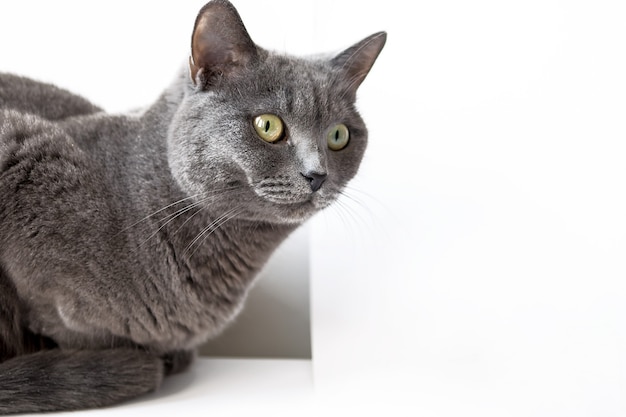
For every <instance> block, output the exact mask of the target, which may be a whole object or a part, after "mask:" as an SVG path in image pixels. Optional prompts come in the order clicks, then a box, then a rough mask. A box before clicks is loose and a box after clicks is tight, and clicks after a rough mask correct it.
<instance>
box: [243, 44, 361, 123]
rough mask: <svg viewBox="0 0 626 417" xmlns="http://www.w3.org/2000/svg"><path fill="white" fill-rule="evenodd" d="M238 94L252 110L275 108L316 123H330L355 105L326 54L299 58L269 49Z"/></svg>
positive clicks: (288, 115)
mask: <svg viewBox="0 0 626 417" xmlns="http://www.w3.org/2000/svg"><path fill="white" fill-rule="evenodd" d="M246 78H247V80H246V81H245V82H244V83H243V84H242V85H238V86H237V88H238V90H239V91H238V92H237V95H238V96H239V97H243V98H244V100H246V101H248V104H249V105H250V106H252V108H251V109H250V110H251V111H253V112H254V111H257V112H262V111H272V112H276V113H280V115H281V116H283V117H293V118H295V119H298V120H303V121H304V120H306V121H309V122H311V123H314V124H320V123H322V124H323V123H328V122H331V121H333V120H336V119H338V118H341V117H342V114H343V113H346V112H348V111H350V109H352V108H353V107H352V103H350V101H349V97H348V96H347V95H345V94H343V93H342V91H341V84H340V83H338V82H337V74H336V71H334V69H333V67H332V65H330V63H329V62H328V61H327V60H325V59H323V58H317V57H316V58H299V57H290V56H285V55H280V54H273V53H268V55H267V57H266V58H265V59H264V60H263V62H262V63H261V64H260V65H259V66H258V67H257V68H255V69H253V70H252V72H251V74H249V76H248V77H246Z"/></svg>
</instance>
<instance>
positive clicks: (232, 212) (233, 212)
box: [183, 204, 243, 256]
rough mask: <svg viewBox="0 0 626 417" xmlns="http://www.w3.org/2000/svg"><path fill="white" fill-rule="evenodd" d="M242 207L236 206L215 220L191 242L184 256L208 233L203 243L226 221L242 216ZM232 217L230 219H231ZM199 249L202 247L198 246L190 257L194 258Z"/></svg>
mask: <svg viewBox="0 0 626 417" xmlns="http://www.w3.org/2000/svg"><path fill="white" fill-rule="evenodd" d="M241 207H243V205H242V204H240V205H238V206H235V207H233V208H231V209H230V210H228V211H226V213H224V214H222V215H221V216H219V217H218V218H217V219H215V220H214V221H212V222H211V223H210V224H209V225H208V226H207V227H205V228H204V229H203V230H202V231H201V232H200V233H198V235H197V236H196V237H195V238H194V239H193V240H192V241H191V243H190V244H189V245H188V246H187V248H186V249H185V251H184V252H183V254H184V255H186V254H187V253H188V252H189V250H191V248H192V247H193V246H194V245H195V244H196V243H197V242H198V241H199V240H200V239H202V237H203V236H204V235H205V234H206V233H207V232H208V233H209V234H208V235H207V236H206V237H205V238H204V239H203V240H202V242H204V240H205V239H206V238H207V237H208V236H210V235H211V234H212V233H213V232H214V231H215V230H217V229H218V228H219V227H220V226H221V225H222V224H224V223H225V222H226V221H228V220H231V219H232V218H233V217H235V216H237V215H238V214H240V212H241V211H243V210H241V211H239V210H240V209H241ZM229 216H230V217H229ZM198 247H200V245H197V246H196V249H194V251H193V252H192V253H191V254H190V255H189V256H193V254H194V253H195V252H196V250H197V249H198Z"/></svg>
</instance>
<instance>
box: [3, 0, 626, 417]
mask: <svg viewBox="0 0 626 417" xmlns="http://www.w3.org/2000/svg"><path fill="white" fill-rule="evenodd" d="M201 3H202V2H184V1H177V2H176V5H175V6H174V5H173V3H172V5H168V6H165V3H158V2H156V3H155V2H151V3H149V4H150V6H149V9H150V12H149V13H140V12H139V8H140V7H142V6H143V5H145V4H147V3H145V2H132V3H131V2H124V3H121V2H119V3H118V2H107V3H91V2H85V3H79V4H80V5H79V6H73V7H72V8H69V7H67V6H58V5H59V4H61V5H66V4H68V3H67V2H29V3H15V4H16V5H20V6H19V7H21V8H22V9H21V11H20V14H21V15H23V16H28V19H35V17H34V16H33V15H36V14H37V13H36V12H37V11H39V10H40V9H41V8H47V9H46V10H50V8H58V7H62V8H64V9H65V11H64V12H66V13H67V15H64V14H63V13H61V14H59V13H58V12H56V13H55V12H53V11H48V12H46V13H47V14H46V16H60V17H61V18H63V16H66V19H67V20H66V21H60V22H59V23H58V24H56V25H55V28H54V30H52V29H47V31H46V35H45V36H33V35H32V34H33V33H38V32H36V31H34V30H33V28H40V27H41V26H40V25H41V24H43V23H42V22H39V23H38V24H35V25H28V24H22V26H23V27H24V31H22V32H19V33H17V32H15V31H13V30H11V31H9V32H6V31H4V30H5V29H4V28H5V27H6V25H10V24H12V22H14V21H16V20H17V19H18V18H17V17H14V16H11V15H9V14H7V13H6V8H7V4H12V3H3V4H2V6H0V7H2V12H0V31H3V32H0V33H1V34H2V36H1V37H0V39H2V41H1V42H0V48H1V49H0V57H1V58H0V66H5V62H7V63H9V62H10V64H11V65H16V66H19V67H20V68H24V69H27V70H32V69H38V71H40V72H41V71H43V72H45V73H47V74H49V77H48V78H49V79H55V80H56V79H58V80H59V81H58V82H59V83H60V84H61V85H64V86H68V87H72V89H73V90H75V91H79V92H81V93H83V94H85V95H86V96H88V97H90V98H92V99H94V100H95V101H96V102H98V103H101V104H102V103H105V102H107V100H109V99H111V97H112V96H115V95H121V94H120V92H123V95H124V96H126V95H128V96H131V94H130V93H129V92H130V91H133V94H132V96H133V97H136V98H137V102H136V103H129V104H125V105H124V106H123V107H122V108H126V107H127V106H129V105H130V106H134V105H141V104H144V103H145V102H147V101H150V100H151V99H152V97H151V96H152V95H154V96H156V94H157V93H158V92H159V91H160V89H161V88H162V87H161V86H162V85H164V83H167V82H168V80H169V79H170V74H171V73H173V71H175V69H176V68H177V66H178V63H177V62H182V58H184V57H180V58H179V55H180V52H179V49H178V47H179V45H180V44H183V45H187V44H188V30H189V29H188V26H187V25H188V23H187V22H188V20H189V17H190V16H193V15H195V12H196V11H197V9H198V8H199V7H200V6H201ZM22 4H23V5H24V6H21V5H22ZM261 4H262V6H263V7H265V8H267V9H264V10H263V11H262V12H259V7H261V6H260V5H261ZM122 5H123V7H122ZM236 5H237V6H238V7H239V9H240V11H241V14H242V15H243V19H244V21H245V22H246V25H247V26H248V29H249V31H250V33H251V34H252V36H253V37H254V38H255V39H256V40H257V41H258V42H259V43H260V44H262V45H265V46H268V47H274V48H276V49H287V50H290V51H292V52H319V51H324V50H337V49H339V48H340V47H343V46H347V45H349V44H351V43H352V42H354V41H356V40H358V39H359V38H361V37H363V36H365V35H368V34H370V33H372V32H374V31H377V30H381V29H386V30H388V31H389V39H388V44H387V46H386V48H385V50H384V51H383V53H382V55H381V58H380V60H379V62H377V64H376V66H375V67H374V69H373V71H372V73H371V74H370V76H369V77H368V79H367V80H366V81H365V83H364V85H363V87H362V89H361V94H360V98H361V99H360V103H359V107H360V109H361V110H362V113H363V115H364V117H365V119H366V120H367V121H368V125H369V127H370V137H371V140H370V148H369V150H368V154H367V157H366V160H365V163H364V166H363V170H362V175H360V177H359V180H358V181H355V183H354V184H353V185H352V188H353V191H352V192H351V194H352V196H353V198H355V199H357V200H359V201H362V202H363V205H358V204H354V203H353V202H352V201H351V200H349V199H346V200H345V201H344V202H343V203H342V204H343V205H342V207H337V208H336V209H335V210H332V211H329V212H328V213H324V214H323V215H321V216H319V217H318V218H317V219H315V222H314V223H313V225H312V235H313V239H312V243H311V251H312V259H311V262H312V278H311V279H312V318H313V323H312V325H313V328H312V329H313V371H314V377H315V390H316V395H315V397H314V403H315V407H316V408H314V410H316V412H319V414H318V415H337V414H347V415H355V412H356V411H355V410H357V411H358V410H367V411H372V412H374V411H381V410H382V411H384V412H385V414H384V415H389V414H392V415H419V416H427V417H430V416H455V417H456V416H481V417H482V416H497V417H501V416H524V417H526V416H549V417H554V416H567V417H573V416H603V417H612V416H623V415H625V414H626V403H625V398H626V355H625V353H624V352H625V349H626V330H625V329H626V326H625V324H626V323H625V317H626V303H625V302H624V300H626V262H624V254H625V253H626V216H625V215H624V213H626V191H625V186H624V183H625V181H626V164H625V163H624V160H625V159H626V149H625V143H626V124H625V123H624V117H625V115H626V77H625V76H624V74H626V25H624V22H625V21H626V11H625V10H624V8H625V7H626V4H625V3H624V2H622V1H593V2H592V1H570V2H563V1H554V0H543V1H534V0H531V1H524V2H496V1H486V0H479V1H474V2H465V1H460V0H459V1H436V2H435V1H428V2H412V3H411V5H410V8H409V6H408V3H407V2H401V1H399V0H396V1H393V0H392V1H387V2H383V3H381V2H353V1H349V0H334V1H332V2H330V1H327V0H323V1H322V0H315V1H313V0H311V1H304V2H287V1H273V0H267V1H264V2H263V3H261V2H254V1H243V0H242V1H237V2H236ZM12 7H13V6H12ZM15 7H18V6H15ZM74 8H77V9H78V10H74ZM16 10H17V9H16ZM268 10H269V11H270V12H269V13H268ZM272 13H278V14H279V16H280V17H279V18H277V19H276V20H272V19H271V16H272ZM85 14H87V15H89V16H91V17H90V18H89V19H86V20H85V19H83V18H79V17H78V16H84V15H85ZM142 14H143V15H144V16H149V18H146V19H148V20H146V21H145V22H142V23H141V25H140V26H141V27H142V28H143V29H142V30H141V31H139V30H136V29H135V23H134V19H136V18H137V16H139V15H142ZM268 16H269V21H268V20H267V18H268ZM57 19H58V18H57ZM168 21H169V22H175V23H173V24H169V25H166V22H168ZM76 25H78V26H79V28H80V29H79V30H78V31H75V30H74V29H72V28H75V27H76ZM47 32H49V33H47ZM131 32H133V36H132V37H129V39H133V41H130V40H129V41H125V40H123V39H120V38H116V36H117V34H118V33H126V34H130V33H131ZM58 33H61V35H60V36H62V37H63V38H62V39H63V40H62V42H61V43H57V41H56V40H55V41H53V40H52V39H57V38H56V36H59V35H57V34H58ZM8 39H10V40H11V41H10V42H8V41H7V40H8ZM30 41H32V42H33V44H32V45H35V46H36V47H35V46H31V49H30V50H29V51H23V50H19V51H17V55H8V54H9V53H10V52H11V51H13V52H12V53H14V54H15V53H16V52H15V50H14V45H16V44H18V42H19V43H20V44H21V43H22V42H30ZM111 45H115V46H111ZM7 49H9V50H10V51H6V50H7ZM5 51H6V53H5ZM25 52H26V53H25ZM9 56H13V58H12V59H11V60H9V58H8V57H9ZM116 56H122V57H124V61H123V62H124V63H119V60H118V58H115V57H116ZM77 59H78V60H80V62H81V63H82V65H68V63H70V62H75V61H76V60H77ZM178 59H180V61H177V60H178ZM94 62H95V64H94ZM103 74H104V75H103ZM123 79H126V82H127V84H123V85H119V86H118V87H119V88H117V89H116V88H114V86H115V84H114V83H113V81H111V80H123ZM148 81H149V82H148ZM116 82H117V81H116ZM155 86H156V87H155ZM135 91H138V92H139V93H141V92H145V97H143V96H142V95H141V94H135V93H134V92H135ZM148 97H149V98H148ZM124 103H126V101H124ZM356 190H359V191H356ZM364 206H366V207H364ZM239 364H241V366H243V367H246V368H247V365H246V363H245V362H232V363H227V364H226V365H225V368H223V370H224V371H225V373H215V374H214V375H215V379H211V378H210V376H209V374H207V375H206V378H209V380H207V381H205V382H203V380H200V379H196V380H194V381H193V382H192V383H190V385H189V386H187V387H185V388H184V389H183V390H182V391H180V394H179V395H180V396H181V397H180V402H178V401H177V402H176V404H177V405H178V407H179V408H178V409H179V410H181V412H182V411H185V410H187V411H188V410H192V409H193V410H199V411H198V412H199V413H200V412H201V413H204V412H205V410H206V412H207V413H208V412H209V407H205V406H204V405H205V404H207V402H208V401H213V400H211V394H210V393H211V391H212V389H213V388H212V389H210V390H206V391H205V390H203V389H202V388H201V387H199V385H202V384H204V383H207V384H210V386H211V387H216V388H215V389H218V388H219V384H220V383H219V382H218V381H219V379H218V377H220V376H228V375H230V376H231V377H232V379H231V380H230V382H229V381H226V382H224V384H225V385H224V386H225V388H224V390H220V391H219V393H220V394H219V395H220V397H222V396H223V398H224V400H222V399H217V400H215V401H218V402H219V403H220V404H223V406H224V408H223V410H230V409H231V408H232V409H233V410H235V411H233V413H235V412H237V411H236V410H238V405H237V404H241V403H245V402H246V400H247V399H249V398H250V399H255V398H258V396H257V394H255V393H254V391H252V390H238V387H239V384H242V386H246V384H247V382H246V381H247V378H252V376H250V374H247V375H244V374H245V372H244V373H239V371H238V369H240V368H238V367H239ZM231 366H232V367H233V368H232V372H233V373H232V374H231V373H230V372H231V368H230V367H231ZM275 366H276V372H277V373H280V372H281V371H280V369H281V368H279V367H280V366H281V365H278V363H277V364H276V365H275ZM270 367H274V363H270ZM285 372H287V374H289V372H288V371H285ZM255 374H256V375H257V376H255V377H254V379H253V380H254V381H259V383H260V381H261V380H262V379H263V376H267V374H265V373H264V372H263V371H262V370H260V369H258V368H255ZM257 377H258V378H259V379H256V378H257ZM228 378H230V377H228ZM268 381H269V382H268V383H270V382H271V380H270V379H268ZM212 384H214V385H212ZM298 384H300V383H295V382H294V383H293V388H297V387H298V386H306V384H304V385H302V384H300V385H298ZM267 388H268V389H269V390H270V391H271V393H269V394H268V395H273V396H275V397H274V398H277V399H278V398H285V399H287V400H288V399H289V398H290V395H289V392H285V391H283V390H284V389H286V388H285V387H284V386H280V387H278V386H273V385H268V387H267ZM259 389H261V387H260V388H259ZM274 389H275V390H276V391H273V390H274ZM167 398H168V397H167V396H165V397H164V401H165V400H167ZM170 398H171V397H170ZM177 398H178V397H177ZM183 398H184V401H183ZM213 398H216V397H213ZM222 401H224V402H222ZM141 404H143V403H141ZM251 404H254V402H253V401H252V402H251ZM308 405H309V402H308V400H302V403H301V405H299V406H297V405H296V406H295V407H296V408H297V409H299V410H300V411H302V410H307V409H308ZM145 406H146V407H152V409H154V408H155V407H153V406H150V405H149V404H146V405H145ZM133 407H134V408H133ZM187 407H189V408H187ZM131 409H134V411H135V412H139V411H142V410H143V405H139V403H137V405H136V404H133V405H132V407H131ZM390 410H393V411H390ZM116 412H122V411H120V410H117V409H116ZM124 412H126V411H124ZM225 414H227V413H225ZM361 414H363V415H365V413H361ZM292 415H299V414H298V413H293V414H292Z"/></svg>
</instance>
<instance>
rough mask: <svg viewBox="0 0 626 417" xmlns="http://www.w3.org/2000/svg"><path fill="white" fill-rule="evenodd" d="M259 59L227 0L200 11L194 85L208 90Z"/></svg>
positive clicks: (192, 65) (192, 63)
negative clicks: (221, 79) (218, 80)
mask: <svg viewBox="0 0 626 417" xmlns="http://www.w3.org/2000/svg"><path fill="white" fill-rule="evenodd" d="M257 58H258V50H257V47H256V45H255V44H254V42H252V39H250V35H248V31H247V30H246V28H245V26H244V25H243V22H242V21H241V17H240V16H239V13H237V10H236V9H235V7H234V6H233V5H232V4H231V3H230V2H229V1H228V0H212V1H210V2H209V3H207V4H206V5H205V6H204V7H203V8H202V9H201V10H200V12H199V13H198V17H197V18H196V24H195V26H194V29H193V35H192V38H191V56H190V57H189V70H190V76H191V79H192V81H193V83H194V84H196V85H198V86H199V87H201V88H207V87H209V86H210V85H211V84H212V83H213V82H215V81H217V79H218V78H222V77H229V76H232V75H234V74H236V73H237V72H238V71H240V70H242V69H243V68H245V67H246V66H248V65H250V64H251V63H253V62H254V61H256V59H257Z"/></svg>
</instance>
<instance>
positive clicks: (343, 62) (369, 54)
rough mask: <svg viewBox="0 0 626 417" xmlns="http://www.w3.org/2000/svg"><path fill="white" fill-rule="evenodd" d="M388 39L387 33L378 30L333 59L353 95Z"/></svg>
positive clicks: (333, 63)
mask: <svg viewBox="0 0 626 417" xmlns="http://www.w3.org/2000/svg"><path fill="white" fill-rule="evenodd" d="M386 41H387V34H386V33H385V32H378V33H375V34H373V35H371V36H368V37H367V38H365V39H363V40H362V41H361V42H358V43H357V44H355V45H353V46H351V47H350V48H348V49H346V50H345V51H343V52H341V53H340V54H339V55H337V56H336V57H335V58H333V59H332V61H331V63H332V65H333V66H334V67H335V68H336V69H337V71H339V73H340V75H341V78H342V81H343V82H344V83H346V84H347V89H348V91H349V92H350V93H351V94H352V95H356V90H357V88H359V86H360V85H361V83H362V82H363V80H364V79H365V77H366V76H367V74H368V73H369V72H370V69H372V66H373V65H374V62H375V61H376V58H378V55H379V54H380V51H382V49H383V46H385V42H386Z"/></svg>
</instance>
